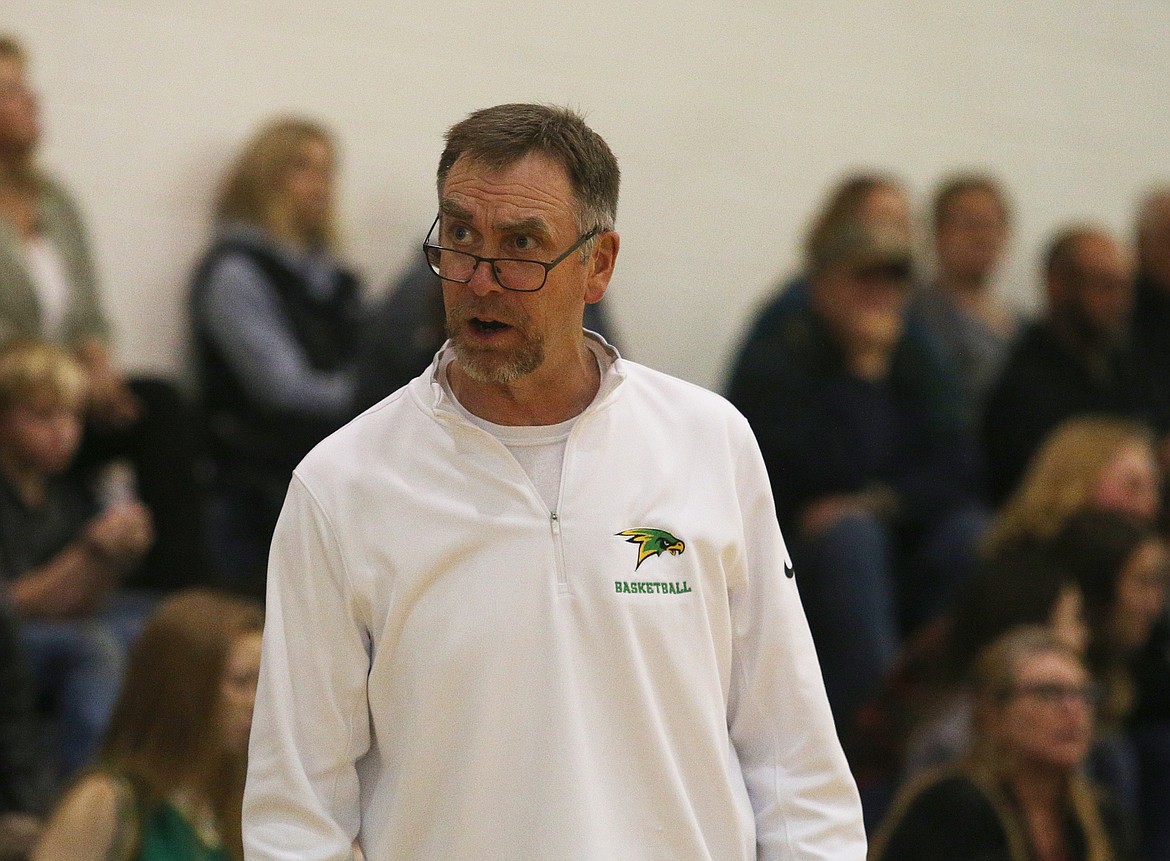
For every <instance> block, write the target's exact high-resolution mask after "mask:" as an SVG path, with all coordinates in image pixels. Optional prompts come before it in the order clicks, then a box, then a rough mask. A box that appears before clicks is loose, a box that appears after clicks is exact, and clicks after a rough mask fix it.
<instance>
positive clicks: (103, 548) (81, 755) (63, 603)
mask: <svg viewBox="0 0 1170 861" xmlns="http://www.w3.org/2000/svg"><path fill="white" fill-rule="evenodd" d="M85 380H86V376H85V372H84V370H83V369H82V368H81V366H80V365H79V364H78V363H77V361H76V360H75V359H73V358H71V357H70V356H69V355H68V354H67V353H65V352H64V351H62V350H61V349H60V348H58V347H55V346H53V345H50V344H46V343H41V342H31V341H24V342H16V343H10V344H9V345H8V346H6V347H5V348H4V349H3V350H0V582H2V583H3V587H4V592H5V593H6V595H5V599H6V600H8V601H9V602H11V604H12V607H13V609H14V610H15V611H16V614H17V615H18V616H19V618H20V628H21V631H20V634H21V640H22V643H23V646H24V650H25V653H26V655H27V656H28V659H29V662H30V664H31V665H32V670H33V674H34V676H35V678H36V681H37V684H38V686H39V687H40V688H41V690H42V692H43V693H48V694H51V695H52V696H53V698H54V700H55V704H56V707H57V711H58V717H59V730H60V749H61V763H60V765H61V770H62V772H63V773H65V774H67V773H70V772H72V771H73V770H75V769H76V768H78V767H80V766H81V765H83V764H84V763H85V762H86V761H87V760H88V759H89V757H90V756H91V755H92V753H93V751H94V749H95V747H96V744H97V742H98V741H99V740H100V737H101V733H102V730H103V729H104V727H105V723H106V719H107V717H108V715H109V711H110V708H111V707H112V703H113V698H114V696H115V695H116V694H117V686H118V679H119V669H120V663H121V658H120V655H119V649H118V646H117V644H116V641H115V640H114V638H113V637H112V636H111V632H110V631H109V629H108V628H107V626H105V625H104V624H103V622H102V621H101V618H100V616H99V612H100V611H101V609H102V608H103V606H104V604H105V602H106V600H107V598H108V597H109V596H110V594H111V592H112V591H113V590H114V588H115V587H116V586H117V584H118V583H119V581H120V579H121V578H122V576H123V575H124V574H125V573H126V572H127V571H128V570H129V569H130V568H131V567H132V566H133V565H134V564H135V563H136V562H137V561H138V560H139V559H140V558H141V557H142V554H143V553H145V551H146V550H147V549H148V548H149V547H150V545H151V542H152V540H153V535H152V528H151V522H150V515H149V513H148V512H147V510H146V509H145V508H144V507H143V506H142V504H141V503H140V502H137V501H135V500H123V501H119V502H116V503H113V504H111V505H108V506H107V507H105V508H104V509H102V510H98V507H97V505H96V504H95V502H94V500H93V498H92V496H91V495H90V494H89V493H88V492H87V489H86V488H85V487H84V486H83V485H81V484H80V483H79V482H78V480H77V479H76V478H75V477H74V476H71V475H69V474H68V470H69V467H70V465H71V464H72V462H73V458H74V455H75V454H76V452H77V446H78V444H79V442H80V440H81V431H82V421H83V412H84V410H85V407H86V403H87V391H86V382H85Z"/></svg>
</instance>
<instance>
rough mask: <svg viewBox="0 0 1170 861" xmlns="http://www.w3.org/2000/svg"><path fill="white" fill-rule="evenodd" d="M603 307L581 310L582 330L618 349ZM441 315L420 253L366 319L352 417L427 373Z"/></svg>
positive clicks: (437, 291) (441, 328) (435, 282)
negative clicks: (601, 338)
mask: <svg viewBox="0 0 1170 861" xmlns="http://www.w3.org/2000/svg"><path fill="white" fill-rule="evenodd" d="M420 245H421V243H420ZM605 306H606V301H605V300H604V299H602V300H601V301H600V302H595V303H593V304H591V305H586V306H585V328H586V329H590V330H592V331H594V332H596V333H597V334H599V335H601V337H603V338H605V340H606V341H608V342H609V343H611V344H613V345H614V346H618V344H617V342H616V341H615V340H614V334H613V327H612V325H611V324H610V322H609V315H608V314H607V313H606V310H605ZM444 314H445V312H444V310H443V288H442V282H441V281H439V278H438V276H437V275H435V273H434V272H432V271H431V267H430V266H429V265H428V264H427V262H426V259H425V258H424V257H423V255H422V254H421V253H420V254H419V255H418V258H417V259H416V260H415V261H414V263H412V264H411V265H410V266H408V267H407V269H406V271H405V272H404V273H403V274H402V276H401V277H400V278H399V279H398V281H397V283H396V284H395V285H394V286H393V287H392V288H391V290H390V292H389V293H387V295H386V296H385V297H383V298H382V300H381V301H380V302H378V303H377V304H376V305H374V307H373V308H371V309H370V311H369V313H368V315H367V316H366V319H365V322H364V324H363V326H362V335H361V339H360V341H359V346H358V362H357V366H358V367H357V393H356V395H355V400H354V412H355V413H358V412H361V411H362V410H364V409H366V408H367V407H371V406H373V405H374V404H376V403H378V401H380V400H382V398H384V397H386V396H387V395H389V394H390V393H391V392H394V391H397V390H398V389H400V388H401V387H402V386H404V385H406V383H408V382H409V381H410V380H412V379H414V378H415V377H417V376H418V375H419V374H421V373H422V372H423V371H425V370H426V368H427V366H428V365H430V363H431V360H432V359H434V357H435V353H437V352H438V350H439V347H441V346H443V342H444V341H445V340H446V339H447V334H446V323H445V320H444Z"/></svg>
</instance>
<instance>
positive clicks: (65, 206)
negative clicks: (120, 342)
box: [43, 180, 110, 344]
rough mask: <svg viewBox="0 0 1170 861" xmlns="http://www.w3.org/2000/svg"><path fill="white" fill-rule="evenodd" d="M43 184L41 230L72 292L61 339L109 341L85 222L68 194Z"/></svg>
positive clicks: (59, 188) (79, 341) (75, 342)
mask: <svg viewBox="0 0 1170 861" xmlns="http://www.w3.org/2000/svg"><path fill="white" fill-rule="evenodd" d="M46 182H47V183H48V184H47V186H46V193H45V196H44V198H43V206H44V210H45V211H44V216H45V229H46V231H47V232H48V233H49V235H50V236H51V237H52V239H53V242H54V243H55V244H56V245H57V248H58V249H59V250H60V252H61V254H62V255H63V257H64V258H65V263H66V266H67V267H68V269H69V276H70V282H71V286H72V288H73V293H72V295H71V297H70V307H69V311H68V315H67V317H66V320H65V328H66V331H65V338H66V340H67V341H68V342H69V343H71V344H78V343H81V342H83V341H86V340H89V339H90V338H95V339H97V340H99V341H109V340H110V326H109V322H108V321H107V319H106V315H105V311H104V310H103V308H102V303H101V297H100V295H99V290H100V288H99V285H98V277H97V270H96V268H95V267H94V263H93V256H92V254H91V252H90V244H89V236H88V234H87V231H86V228H85V221H84V220H83V219H82V217H81V211H80V210H79V209H78V207H77V204H76V203H75V202H74V201H73V199H72V198H71V197H70V195H69V194H68V192H66V191H65V190H64V189H63V188H61V186H59V185H57V184H56V183H54V182H50V181H48V180H46Z"/></svg>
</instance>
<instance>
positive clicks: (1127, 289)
mask: <svg viewBox="0 0 1170 861" xmlns="http://www.w3.org/2000/svg"><path fill="white" fill-rule="evenodd" d="M1044 272H1045V279H1044V283H1045V292H1046V296H1047V300H1048V306H1047V310H1046V312H1045V315H1044V317H1043V318H1042V319H1040V320H1038V321H1036V322H1035V323H1033V324H1031V325H1030V326H1028V327H1027V328H1026V329H1025V330H1024V331H1023V332H1022V333H1021V335H1020V337H1019V339H1018V340H1017V342H1016V343H1015V345H1014V346H1013V348H1012V351H1011V354H1010V355H1009V357H1008V360H1007V363H1006V364H1005V366H1004V369H1003V371H1002V373H1001V375H1000V377H999V379H998V380H997V381H996V384H995V385H994V386H993V388H992V390H991V392H990V394H989V395H988V399H987V404H986V408H985V411H984V415H983V440H984V446H985V452H986V456H987V463H988V480H989V485H990V488H989V489H990V491H991V494H992V499H993V501H994V502H996V503H997V504H998V503H1000V502H1002V501H1003V500H1004V499H1005V498H1006V497H1007V496H1008V495H1009V494H1010V493H1011V491H1012V490H1013V489H1014V488H1015V486H1016V484H1017V482H1018V481H1019V478H1020V476H1021V475H1022V474H1023V472H1024V470H1025V468H1026V467H1027V465H1028V461H1029V459H1030V458H1031V456H1032V453H1033V452H1034V451H1035V450H1036V449H1037V448H1038V447H1039V446H1040V444H1041V442H1043V440H1044V438H1045V437H1046V436H1047V435H1048V434H1049V433H1050V432H1051V431H1052V430H1054V429H1055V428H1056V426H1057V425H1059V424H1060V423H1061V422H1062V421H1064V420H1065V419H1068V418H1072V417H1073V416H1077V415H1084V414H1086V413H1103V414H1108V415H1118V416H1125V417H1129V418H1135V419H1139V420H1146V421H1149V420H1151V419H1152V418H1153V415H1152V407H1153V401H1152V395H1151V385H1152V381H1151V380H1150V378H1149V376H1148V375H1147V374H1146V372H1145V371H1144V370H1143V368H1142V367H1141V366H1140V364H1139V363H1138V362H1137V361H1136V360H1135V357H1134V353H1133V350H1132V348H1131V346H1130V320H1131V312H1132V311H1133V301H1134V288H1133V275H1132V268H1131V264H1130V260H1129V257H1128V255H1127V254H1126V252H1125V250H1124V249H1122V247H1121V245H1120V244H1119V243H1118V242H1117V240H1115V239H1114V238H1113V236H1111V235H1110V234H1109V233H1108V232H1107V231H1105V230H1104V229H1101V228H1098V227H1093V226H1077V227H1071V228H1068V229H1066V230H1064V231H1062V232H1061V233H1060V234H1058V235H1057V237H1056V238H1055V239H1054V240H1053V242H1052V244H1051V245H1050V246H1049V250H1048V253H1047V255H1046V259H1045V267H1044Z"/></svg>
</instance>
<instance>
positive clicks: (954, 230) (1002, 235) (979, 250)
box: [935, 188, 1008, 280]
mask: <svg viewBox="0 0 1170 861" xmlns="http://www.w3.org/2000/svg"><path fill="white" fill-rule="evenodd" d="M1007 238H1008V226H1007V219H1006V218H1005V217H1004V212H1003V209H1002V208H1001V207H1000V204H999V200H998V199H996V197H995V195H994V194H992V193H991V192H989V191H987V190H985V189H981V188H972V189H968V190H967V191H962V192H959V193H958V194H956V195H954V196H953V197H952V198H951V199H950V202H949V203H948V204H947V205H946V207H945V209H944V211H943V214H942V218H941V220H940V221H939V223H938V226H937V228H936V230H935V247H936V249H937V251H938V263H939V268H940V269H942V271H943V273H946V274H951V275H953V276H955V277H959V278H963V279H976V280H982V279H985V278H987V277H988V276H989V275H990V274H991V270H992V269H994V268H995V265H996V264H997V263H998V262H999V259H1000V257H1001V256H1002V255H1003V251H1004V247H1005V246H1006V245H1007Z"/></svg>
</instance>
